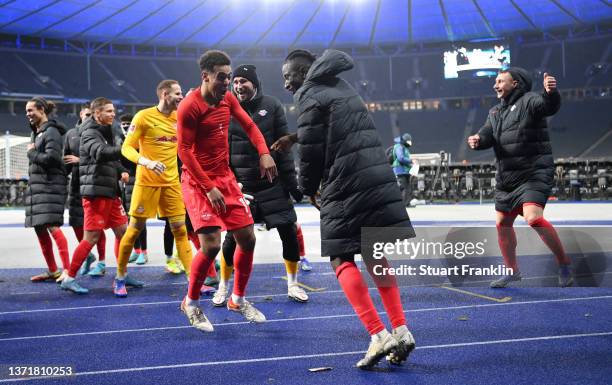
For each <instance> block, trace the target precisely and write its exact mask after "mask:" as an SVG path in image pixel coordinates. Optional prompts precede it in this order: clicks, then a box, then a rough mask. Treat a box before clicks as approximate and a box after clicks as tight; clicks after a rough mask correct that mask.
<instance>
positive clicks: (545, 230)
mask: <svg viewBox="0 0 612 385" xmlns="http://www.w3.org/2000/svg"><path fill="white" fill-rule="evenodd" d="M529 226H531V227H532V228H533V229H534V230H535V231H537V232H538V235H539V236H540V238H542V240H543V241H544V243H545V244H546V246H548V248H549V249H550V251H552V252H553V254H554V255H555V258H557V263H559V265H570V264H571V263H572V261H571V259H569V257H568V256H567V255H566V254H565V250H564V249H563V244H562V243H561V239H559V235H558V234H557V231H556V230H555V228H554V227H553V225H551V224H550V222H548V221H547V220H546V219H544V217H540V218H538V219H536V220H534V221H531V222H529Z"/></svg>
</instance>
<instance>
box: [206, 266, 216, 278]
mask: <svg viewBox="0 0 612 385" xmlns="http://www.w3.org/2000/svg"><path fill="white" fill-rule="evenodd" d="M206 276H207V277H211V278H216V277H217V269H215V264H214V263H211V264H210V266H208V272H207V273H206Z"/></svg>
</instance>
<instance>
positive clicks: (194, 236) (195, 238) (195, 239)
mask: <svg viewBox="0 0 612 385" xmlns="http://www.w3.org/2000/svg"><path fill="white" fill-rule="evenodd" d="M187 237H188V238H189V240H190V241H191V243H193V247H195V248H196V250H200V248H201V245H200V238H198V234H196V233H193V232H192V233H187Z"/></svg>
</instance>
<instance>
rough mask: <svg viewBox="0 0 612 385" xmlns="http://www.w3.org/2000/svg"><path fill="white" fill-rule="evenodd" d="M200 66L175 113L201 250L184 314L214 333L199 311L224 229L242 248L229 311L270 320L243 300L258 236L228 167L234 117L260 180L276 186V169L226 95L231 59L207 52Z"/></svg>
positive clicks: (189, 203)
mask: <svg viewBox="0 0 612 385" xmlns="http://www.w3.org/2000/svg"><path fill="white" fill-rule="evenodd" d="M199 64H200V70H201V78H202V85H201V86H200V88H199V89H195V90H193V91H192V92H191V93H189V94H188V95H187V97H186V98H185V100H184V101H183V102H182V103H181V105H180V106H179V109H178V114H177V117H178V129H177V133H178V154H179V157H180V158H181V161H182V162H183V170H184V172H183V177H182V181H181V184H182V188H183V195H184V196H185V197H187V199H186V202H185V203H186V207H187V211H188V213H189V217H190V218H191V221H192V223H193V228H194V230H195V231H196V233H197V234H198V238H199V239H200V243H201V245H202V248H201V250H199V251H198V253H197V254H196V255H195V257H194V258H193V262H192V266H191V274H190V277H189V291H188V293H187V296H186V297H185V299H184V300H183V302H182V303H181V310H182V311H183V313H185V315H186V316H187V318H188V319H189V322H190V323H191V324H192V325H193V326H194V327H195V328H197V329H199V330H201V331H207V332H211V331H213V326H212V324H211V323H210V321H208V319H207V318H206V316H205V315H204V314H203V313H202V311H201V310H200V308H199V298H200V288H201V287H202V284H203V282H204V279H205V278H206V272H207V270H208V267H209V266H210V264H211V263H212V262H213V261H214V260H215V257H216V256H217V254H218V253H219V250H220V248H221V230H222V229H225V230H228V231H232V232H233V234H234V238H235V240H236V243H237V244H238V247H237V249H236V253H235V255H234V258H235V262H234V264H235V280H234V289H233V293H232V295H231V298H230V299H229V300H228V301H227V308H228V309H229V310H231V311H236V312H240V313H242V315H244V317H245V318H246V319H247V320H248V321H251V322H264V321H265V320H266V317H265V316H264V315H263V314H262V313H261V312H260V311H259V310H257V309H256V308H255V307H254V306H253V305H252V304H251V303H250V302H248V301H247V300H246V299H245V298H244V296H245V289H246V285H247V283H248V280H249V277H250V275H251V270H252V267H253V250H254V249H255V234H254V233H253V218H252V216H251V212H250V210H249V206H248V204H247V202H246V201H245V199H244V197H243V196H242V192H241V191H240V188H239V187H238V183H237V182H236V177H235V176H234V174H233V173H232V171H231V169H230V167H229V144H228V128H229V123H230V117H232V116H233V117H234V118H235V119H236V120H237V121H238V122H239V123H240V125H241V126H242V127H243V128H244V130H245V132H246V133H247V135H248V137H249V139H250V141H251V143H253V146H254V147H255V148H256V149H257V152H258V154H259V167H260V171H261V177H262V178H263V177H264V176H265V177H267V178H268V180H269V181H272V179H273V178H274V177H275V176H276V175H277V170H276V164H275V163H274V160H273V159H272V157H271V156H270V152H269V150H268V147H267V146H266V142H265V139H264V137H263V136H262V134H261V132H260V131H259V129H258V128H257V126H256V125H255V123H254V122H253V121H252V120H251V118H249V116H248V115H247V114H246V113H245V112H244V110H243V109H242V108H241V107H240V103H239V102H238V100H237V99H236V97H235V96H234V95H232V93H231V92H229V91H228V86H229V83H230V80H231V78H232V73H231V67H230V64H231V61H230V58H229V56H227V54H226V53H224V52H221V51H215V50H211V51H207V52H205V53H204V55H202V57H200V60H199Z"/></svg>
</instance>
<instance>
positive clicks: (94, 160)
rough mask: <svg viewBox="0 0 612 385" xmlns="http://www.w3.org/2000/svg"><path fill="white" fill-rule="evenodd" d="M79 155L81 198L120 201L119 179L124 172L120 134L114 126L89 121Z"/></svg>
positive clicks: (82, 137) (83, 133)
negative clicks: (104, 198)
mask: <svg viewBox="0 0 612 385" xmlns="http://www.w3.org/2000/svg"><path fill="white" fill-rule="evenodd" d="M79 153H80V158H81V159H80V163H79V174H80V182H81V183H80V189H81V196H83V197H92V198H93V197H106V198H116V197H120V196H121V192H120V189H119V179H120V177H121V173H122V172H124V171H125V169H124V168H123V166H122V165H121V138H120V137H119V134H118V133H116V132H115V131H114V130H113V129H112V127H111V126H102V125H100V124H99V123H97V122H96V121H95V120H94V119H88V120H87V121H85V124H84V125H83V132H82V134H81V143H80V148H79Z"/></svg>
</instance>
